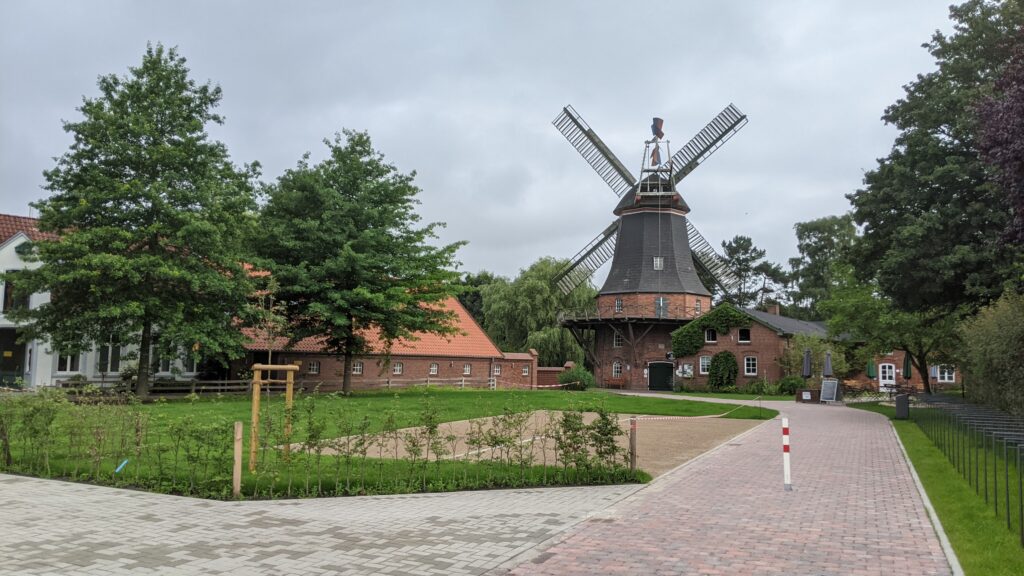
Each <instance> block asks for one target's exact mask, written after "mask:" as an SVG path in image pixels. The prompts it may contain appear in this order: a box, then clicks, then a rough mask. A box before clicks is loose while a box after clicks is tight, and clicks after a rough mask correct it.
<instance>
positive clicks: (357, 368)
mask: <svg viewBox="0 0 1024 576" xmlns="http://www.w3.org/2000/svg"><path fill="white" fill-rule="evenodd" d="M352 373H353V374H355V375H356V376H358V375H360V374H362V373H363V361H362V360H356V361H355V362H353V363H352Z"/></svg>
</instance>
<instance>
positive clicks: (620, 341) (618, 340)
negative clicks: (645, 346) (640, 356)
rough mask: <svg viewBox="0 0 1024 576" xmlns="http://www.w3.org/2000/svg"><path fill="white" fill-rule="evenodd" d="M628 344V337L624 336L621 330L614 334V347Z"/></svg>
mask: <svg viewBox="0 0 1024 576" xmlns="http://www.w3.org/2000/svg"><path fill="white" fill-rule="evenodd" d="M625 344H626V339H625V338H624V337H623V336H622V333H621V332H616V333H614V334H612V348H622V347H623V346H624V345H625Z"/></svg>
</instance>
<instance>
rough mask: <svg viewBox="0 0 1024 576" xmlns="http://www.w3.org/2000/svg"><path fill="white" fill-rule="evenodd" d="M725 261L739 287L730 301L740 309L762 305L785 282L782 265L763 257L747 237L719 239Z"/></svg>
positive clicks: (762, 252)
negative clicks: (737, 280) (721, 240)
mask: <svg viewBox="0 0 1024 576" xmlns="http://www.w3.org/2000/svg"><path fill="white" fill-rule="evenodd" d="M722 251H723V256H724V258H725V264H726V266H728V268H729V270H730V271H732V273H733V274H734V275H735V276H736V277H737V278H738V279H739V289H738V290H736V292H735V293H733V294H732V295H731V296H732V300H733V302H734V303H735V304H736V305H737V306H739V307H740V308H746V307H749V306H754V305H757V304H762V303H763V302H764V301H765V300H768V299H774V295H775V294H776V292H777V291H778V290H779V289H780V288H781V286H782V285H783V284H784V283H785V282H786V274H785V272H783V270H782V267H781V266H779V265H778V264H775V263H773V262H769V261H768V260H766V259H765V251H764V250H763V249H761V248H758V247H757V246H755V245H754V241H753V240H751V239H750V237H749V236H735V237H733V239H732V240H729V241H727V242H726V241H723V242H722Z"/></svg>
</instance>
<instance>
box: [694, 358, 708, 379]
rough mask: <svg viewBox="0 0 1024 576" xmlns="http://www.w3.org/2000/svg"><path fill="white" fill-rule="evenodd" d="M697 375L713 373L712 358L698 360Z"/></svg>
mask: <svg viewBox="0 0 1024 576" xmlns="http://www.w3.org/2000/svg"><path fill="white" fill-rule="evenodd" d="M697 373H699V374H702V375H703V374H710V373H711V356H701V357H700V358H699V359H698V360H697Z"/></svg>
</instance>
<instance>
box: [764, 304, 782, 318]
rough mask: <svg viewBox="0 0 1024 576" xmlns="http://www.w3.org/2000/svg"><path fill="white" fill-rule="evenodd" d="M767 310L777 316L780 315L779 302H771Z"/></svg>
mask: <svg viewBox="0 0 1024 576" xmlns="http://www.w3.org/2000/svg"><path fill="white" fill-rule="evenodd" d="M767 312H768V313H769V314H774V315H776V316H779V315H780V310H779V305H778V304H769V305H768V310H767Z"/></svg>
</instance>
